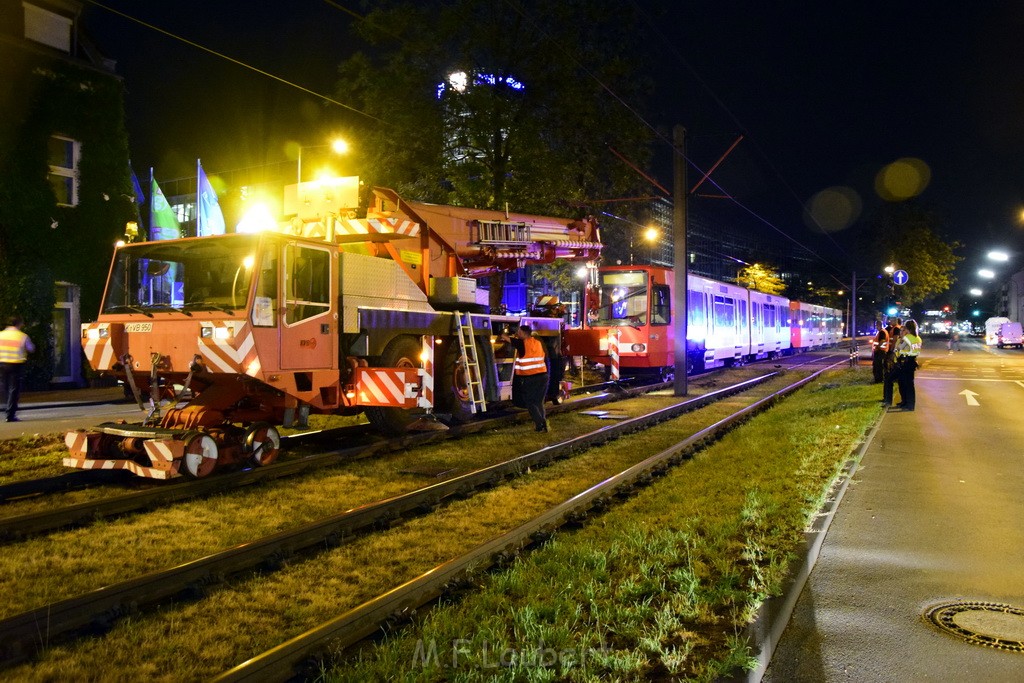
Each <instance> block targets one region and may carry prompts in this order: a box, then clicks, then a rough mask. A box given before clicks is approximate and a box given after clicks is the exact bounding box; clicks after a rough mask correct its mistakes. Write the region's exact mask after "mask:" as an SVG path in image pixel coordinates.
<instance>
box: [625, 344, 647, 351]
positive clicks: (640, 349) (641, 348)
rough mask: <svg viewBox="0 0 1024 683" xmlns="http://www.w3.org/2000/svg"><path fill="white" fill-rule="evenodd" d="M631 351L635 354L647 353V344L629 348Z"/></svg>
mask: <svg viewBox="0 0 1024 683" xmlns="http://www.w3.org/2000/svg"><path fill="white" fill-rule="evenodd" d="M629 350H630V351H632V352H633V353H646V352H647V344H640V343H637V344H633V345H632V346H630V347H629Z"/></svg>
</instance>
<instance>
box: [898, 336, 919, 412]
mask: <svg viewBox="0 0 1024 683" xmlns="http://www.w3.org/2000/svg"><path fill="white" fill-rule="evenodd" d="M920 355H921V337H919V336H917V321H915V320H908V321H907V324H906V325H905V327H904V331H903V336H902V337H900V340H899V342H897V343H896V381H897V382H898V383H899V387H900V398H901V399H902V403H900V404H899V405H898V406H897V408H902V409H903V410H905V411H908V412H909V411H912V410H913V409H914V407H915V404H916V403H917V389H916V388H915V387H914V373H915V372H916V371H917V357H918V356H920Z"/></svg>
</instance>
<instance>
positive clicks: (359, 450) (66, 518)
mask: <svg viewBox="0 0 1024 683" xmlns="http://www.w3.org/2000/svg"><path fill="white" fill-rule="evenodd" d="M667 386H668V385H667V384H665V383H656V384H641V383H637V382H631V381H624V382H602V383H600V384H596V385H590V386H586V387H580V388H578V389H577V390H576V391H575V392H574V394H575V395H577V396H579V397H580V398H577V399H576V400H573V401H571V402H568V403H563V404H560V405H556V406H550V407H549V409H548V413H549V414H552V415H555V414H559V413H564V412H569V411H574V410H585V409H588V408H593V407H596V406H600V405H603V404H605V403H608V402H611V401H616V400H621V399H623V398H629V397H632V396H636V395H639V394H642V393H646V392H650V391H656V390H659V389H664V388H666V387H667ZM528 419H529V418H528V417H527V416H526V415H525V414H523V413H518V412H504V413H501V414H499V415H498V416H496V417H493V418H488V419H484V420H477V421H474V422H470V423H465V424H460V425H454V426H452V427H451V428H450V429H448V430H447V431H443V432H419V433H410V434H406V435H403V436H399V437H394V438H391V439H380V438H375V433H374V432H373V430H372V428H371V427H370V426H369V425H356V426H354V427H344V428H339V429H333V430H324V431H321V432H312V433H303V434H296V435H292V436H289V437H283V438H282V443H283V444H284V445H285V447H292V448H293V447H295V446H297V445H300V444H307V443H311V442H314V441H331V440H339V439H345V438H352V439H357V438H358V439H362V440H363V441H364V442H363V443H360V444H357V445H353V446H350V447H346V448H340V449H333V450H329V451H324V452H321V453H316V454H313V455H308V456H304V457H301V458H296V459H291V460H284V461H279V462H276V463H273V464H271V465H267V466H264V467H259V468H247V469H243V470H237V471H233V472H225V473H221V474H218V475H217V476H214V477H211V478H209V479H200V480H182V481H179V482H174V483H168V484H160V485H155V486H154V485H152V484H149V483H148V482H145V481H144V480H139V479H138V478H137V477H132V478H130V479H125V478H123V477H115V478H111V477H84V478H83V477H82V476H81V475H89V474H94V473H95V474H107V475H112V474H118V473H114V472H93V471H84V472H73V473H70V474H66V475H61V476H59V477H50V478H47V479H46V480H31V481H30V482H24V485H22V486H20V487H19V485H18V484H10V485H8V486H10V487H11V490H13V491H16V492H17V491H19V488H20V491H21V494H22V497H27V496H29V495H45V492H46V491H49V492H50V493H55V492H61V491H65V490H72V489H71V488H69V487H68V486H67V485H64V486H61V480H64V479H65V478H70V479H71V480H72V482H74V483H77V482H81V485H79V486H78V488H88V486H89V483H88V482H89V481H92V482H93V485H95V484H96V483H110V482H111V481H119V482H125V481H128V482H131V483H132V484H136V485H138V484H139V482H141V483H143V484H149V487H148V488H146V489H144V490H140V491H132V492H130V493H124V494H120V495H113V496H107V497H103V498H99V499H96V500H91V501H85V502H81V503H76V504H73V505H66V506H60V507H55V508H52V509H47V510H40V511H37V512H31V513H26V514H21V515H12V516H8V517H3V518H0V542H3V541H10V540H17V539H20V538H26V537H28V536H32V535H36V534H41V533H47V532H50V531H53V530H55V529H62V528H68V527H74V526H81V525H84V524H89V523H92V522H94V521H96V520H97V519H106V518H111V517H115V516H118V515H124V514H129V513H132V512H136V511H139V510H147V509H152V508H155V507H159V506H161V505H168V504H171V503H175V502H180V501H184V500H190V499H194V498H201V497H206V496H211V495H216V494H220V493H225V492H228V491H231V490H235V489H240V488H242V487H246V486H250V485H253V484H256V483H261V482H269V481H273V480H276V479H282V478H285V477H291V476H296V475H299V474H303V473H306V472H310V471H313V470H316V469H321V468H324V467H332V466H335V465H338V464H340V463H344V462H351V461H354V460H359V459H362V458H368V457H372V456H374V455H377V454H380V453H385V452H391V451H396V450H401V449H407V448H412V447H416V446H422V445H425V444H428V443H434V442H437V441H440V440H444V439H450V438H457V437H460V436H465V435H467V434H474V433H478V432H481V431H484V430H488V429H494V428H496V427H502V426H507V425H510V424H516V423H518V422H523V421H526V420H528ZM53 480H58V481H56V482H55V481H53ZM33 482H42V484H43V485H42V486H41V487H39V490H36V491H35V492H34V493H33V491H34V489H33V487H32V486H31V484H32V483H33ZM4 492H5V491H4V488H3V487H0V500H3V498H2V494H3V493H4ZM10 499H11V500H13V497H11V498H10Z"/></svg>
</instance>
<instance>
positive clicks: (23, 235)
mask: <svg viewBox="0 0 1024 683" xmlns="http://www.w3.org/2000/svg"><path fill="white" fill-rule="evenodd" d="M0 62H2V67H0V74H2V75H4V76H6V77H7V82H6V89H5V90H4V92H3V93H2V94H0V316H2V317H7V316H10V315H14V314H17V315H20V316H22V317H23V318H24V319H25V321H26V324H27V329H26V332H28V333H29V335H30V336H31V337H32V339H33V341H34V342H35V344H36V347H37V352H36V353H35V354H34V355H33V357H32V358H31V359H30V366H29V369H28V379H29V386H33V387H41V386H46V385H47V384H48V382H49V379H50V377H51V376H52V363H53V335H52V330H51V326H52V321H53V309H54V296H55V295H54V283H55V281H57V280H63V281H68V282H72V283H75V284H78V285H80V286H81V288H82V289H81V292H82V297H81V302H82V319H83V320H89V319H92V318H93V317H94V316H95V314H96V311H97V310H98V309H99V299H100V296H101V295H102V292H103V285H104V281H105V279H106V277H105V276H106V272H107V269H108V267H109V264H110V256H111V252H112V251H113V245H114V241H115V240H116V239H117V238H118V237H120V235H121V234H123V232H124V226H125V223H126V221H128V220H133V219H134V217H135V207H134V201H133V198H134V195H133V193H132V189H131V183H130V180H129V176H128V136H127V133H126V131H125V128H124V105H123V86H122V83H121V82H120V81H119V80H118V79H117V78H116V77H115V76H113V75H108V74H103V73H100V72H98V71H95V70H92V69H88V68H83V67H80V66H77V65H75V64H74V63H72V62H67V61H63V60H54V59H51V58H49V57H47V56H45V55H39V54H35V53H26V52H23V51H17V50H12V51H9V52H4V51H3V50H0ZM53 135H59V136H63V137H67V138H70V139H72V140H75V141H77V142H78V143H80V145H81V157H80V163H79V167H78V172H79V173H78V179H77V182H78V204H77V206H73V207H70V206H60V205H58V204H57V200H56V197H55V195H54V192H53V189H52V188H51V186H50V183H49V181H48V178H47V175H48V173H49V165H48V159H47V150H48V145H49V142H50V137H51V136H53Z"/></svg>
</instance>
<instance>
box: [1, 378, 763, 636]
mask: <svg viewBox="0 0 1024 683" xmlns="http://www.w3.org/2000/svg"><path fill="white" fill-rule="evenodd" d="M749 374H750V375H751V376H755V375H757V374H763V373H761V372H751V373H749ZM737 381H739V380H737ZM714 384H716V382H708V383H707V385H706V386H704V387H702V388H699V389H698V391H695V392H694V394H697V393H704V392H706V391H710V390H711V389H712V388H716V387H715V386H714ZM722 384H724V382H722ZM678 401H679V399H677V398H675V397H672V396H670V395H668V393H667V392H663V393H660V394H652V395H645V396H641V397H637V398H633V399H628V400H625V401H621V402H617V403H615V404H614V407H615V410H616V411H617V412H621V413H622V414H624V415H628V416H630V417H632V416H635V415H640V414H643V413H646V412H650V411H651V410H654V409H657V408H662V407H665V406H667V405H672V404H674V403H677V402H678ZM552 424H553V428H554V432H553V433H552V434H537V433H536V432H534V431H533V428H532V426H518V427H512V428H504V429H500V430H492V431H488V432H485V433H481V434H475V435H470V436H466V437H463V438H461V439H459V440H457V441H454V442H442V443H438V444H432V445H428V446H425V447H422V448H417V449H415V450H412V451H404V452H398V453H394V454H388V455H385V456H383V457H380V458H374V459H369V460H365V461H358V462H355V463H351V464H350V465H348V466H345V467H341V468H336V469H331V470H322V471H318V472H311V473H309V474H307V475H300V476H298V477H292V478H288V479H285V480H279V481H274V482H268V483H266V484H262V485H256V486H252V487H247V488H246V489H244V490H236V491H231V492H227V493H225V494H222V495H217V496H211V497H209V498H206V499H202V500H193V501H185V502H182V503H178V504H174V505H170V506H166V507H161V508H160V509H158V510H155V511H151V512H147V513H142V514H138V515H132V516H128V517H123V518H117V519H113V520H100V521H98V522H97V523H96V524H93V525H91V526H89V527H86V528H79V529H71V530H66V531H58V532H56V533H53V534H50V535H47V536H43V537H38V538H30V539H27V540H24V541H20V542H16V543H11V544H8V545H5V546H4V551H3V553H0V591H3V593H4V594H5V595H6V596H8V597H7V599H5V600H4V601H2V602H0V617H6V616H10V615H13V614H18V613H20V612H24V611H27V610H29V609H34V608H36V607H39V606H41V605H44V604H46V603H49V602H54V601H56V600H60V599H63V598H66V597H70V596H73V595H77V594H80V593H83V592H85V591H88V590H92V589H95V588H98V587H100V586H104V585H107V584H110V583H114V582H117V581H123V580H125V579H128V578H132V577H135V576H140V575H142V574H144V573H147V572H149V571H153V570H155V569H159V568H163V567H169V566H174V565H176V564H179V563H181V562H185V561H188V560H190V559H194V558H197V557H202V556H204V555H207V554H209V553H210V552H213V551H216V550H220V549H222V548H227V547H231V546H233V545H236V544H239V543H243V542H246V541H250V540H253V539H256V538H259V537H261V536H266V535H269V534H272V533H276V532H278V531H281V530H282V529H285V528H288V527H293V526H297V525H300V524H303V523H306V522H310V521H313V520H316V519H319V518H322V517H325V516H327V515H331V514H336V513H338V512H342V511H344V510H347V509H350V508H353V507H356V506H358V505H363V504H365V503H369V502H373V501H376V500H380V499H383V498H387V497H390V496H394V495H398V494H400V493H404V492H407V491H410V490H413V489H416V488H419V487H421V486H423V485H425V484H427V483H430V482H432V481H436V480H439V479H442V478H447V477H451V476H455V475H458V474H463V473H465V472H468V471H471V470H474V469H477V468H479V467H484V466H487V465H491V464H494V463H497V462H501V461H502V460H505V459H507V458H509V457H511V456H512V455H515V454H516V453H524V452H530V451H533V450H536V449H538V448H541V447H542V446H543V445H545V444H546V443H548V442H550V441H551V440H553V439H556V438H557V439H561V438H565V437H568V436H573V435H579V434H583V433H586V432H588V431H591V430H593V429H595V428H597V427H599V426H600V425H601V421H599V420H596V419H595V418H593V417H589V416H585V415H579V414H564V415H559V416H557V417H555V418H554V419H553V420H552ZM434 474H437V475H439V476H437V477H434V476H432V475H434ZM83 493H84V492H81V491H75V492H70V493H68V494H64V495H61V496H59V497H57V498H59V499H60V500H61V501H62V502H63V503H67V502H70V500H74V499H75V498H76V497H78V496H79V495H81V494H83ZM53 498H54V497H47V499H45V500H27V501H24V502H19V503H11V504H9V505H5V506H4V507H3V513H4V514H5V516H6V515H8V514H24V513H25V512H27V511H30V510H32V509H39V507H40V506H44V505H46V504H47V501H48V500H49V501H52V500H53ZM50 504H53V503H52V502H51V503H50ZM128 548H130V549H131V552H130V553H129V552H126V549H128ZM113 557H117V558H120V560H121V561H119V562H111V561H110V558H113Z"/></svg>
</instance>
